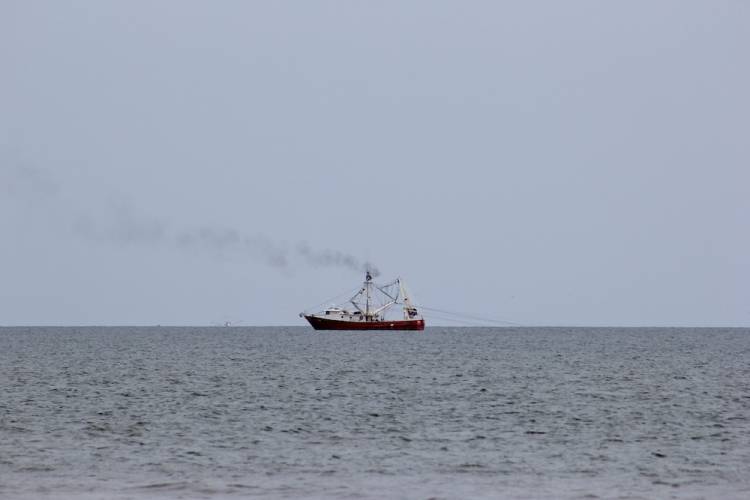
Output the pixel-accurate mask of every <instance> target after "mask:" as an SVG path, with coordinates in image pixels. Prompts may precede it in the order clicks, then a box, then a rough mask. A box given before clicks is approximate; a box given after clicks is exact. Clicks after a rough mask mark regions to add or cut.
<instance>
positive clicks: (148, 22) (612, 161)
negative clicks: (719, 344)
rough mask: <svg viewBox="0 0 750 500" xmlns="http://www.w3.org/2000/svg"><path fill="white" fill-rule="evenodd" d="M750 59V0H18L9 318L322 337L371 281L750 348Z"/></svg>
mask: <svg viewBox="0 0 750 500" xmlns="http://www.w3.org/2000/svg"><path fill="white" fill-rule="evenodd" d="M749 48H750V3H748V2H744V1H734V2H723V1H697V2H690V1H675V2H670V1H658V2H653V1H642V2H638V1H636V2H594V1H592V2H556V1H550V2H513V3H509V2H458V1H456V2H432V1H431V2H343V1H342V2H244V1H237V2H230V1H224V2H186V1H174V2H168V1H159V2H151V1H148V2H146V1H142V2H134V1H129V2H99V1H91V2H84V1H79V2H70V3H68V2H27V1H9V0H5V1H3V2H0V71H1V74H2V78H0V234H2V245H0V324H6V325H13V324H156V323H161V324H209V323H212V322H221V321H225V320H232V321H238V320H242V321H243V322H244V324H302V323H301V321H300V319H299V318H298V317H297V316H296V315H297V313H298V312H299V311H301V310H302V309H304V308H306V307H310V306H314V305H316V304H318V303H320V302H321V301H323V300H325V299H326V298H328V297H331V296H333V295H335V294H337V293H339V292H342V291H345V290H347V289H353V288H355V287H356V286H357V283H358V282H359V281H360V280H361V278H362V276H361V275H360V273H359V272H356V271H353V270H352V269H350V268H352V267H357V266H359V265H361V263H362V262H363V261H365V260H371V261H372V262H373V263H374V264H376V265H377V266H378V268H379V269H380V270H381V271H382V272H383V278H388V277H391V276H395V275H398V274H400V275H401V276H403V277H404V278H405V279H406V281H407V283H408V284H409V285H410V288H411V289H412V291H413V292H414V294H415V297H416V300H417V302H418V303H422V304H424V305H428V306H431V307H436V308H443V309H450V310H453V311H460V312H471V313H475V314H480V315H483V316H489V317H496V318H504V319H510V320H512V321H515V322H518V323H522V324H531V325H541V324H551V325H745V326H746V325H750V300H748V299H750V293H748V291H749V289H750V285H749V283H750V231H749V230H748V229H750V228H749V227H748V220H750V196H749V195H750V187H749V186H750V136H749V132H750V97H749V92H750V91H749V90H748V89H750V64H748V49H749ZM302 243H304V244H306V245H307V246H306V247H305V248H306V249H307V250H306V253H305V252H301V251H300V245H301V244H302ZM335 252H339V253H335ZM350 257H351V258H355V259H357V261H356V262H354V261H353V260H352V259H351V258H350ZM347 259H348V260H347ZM334 261H335V262H338V263H343V264H347V263H348V264H350V265H349V267H347V266H345V265H341V266H334V265H324V264H332V263H334Z"/></svg>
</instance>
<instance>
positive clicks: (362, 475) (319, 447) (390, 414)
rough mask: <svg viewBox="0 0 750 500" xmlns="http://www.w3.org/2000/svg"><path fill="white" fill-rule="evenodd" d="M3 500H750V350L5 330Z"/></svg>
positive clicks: (650, 336)
mask: <svg viewBox="0 0 750 500" xmlns="http://www.w3.org/2000/svg"><path fill="white" fill-rule="evenodd" d="M0 497H1V498H19V499H31V498H50V499H51V498H55V499H58V498H60V499H72V498H83V499H94V498H96V499H99V498H101V499H109V498H111V499H127V498H130V499H147V498H165V499H173V498H174V499H176V498H247V497H259V498H271V499H276V498H334V499H336V498H352V499H370V498H406V499H411V498H419V499H428V498H448V499H464V498H571V499H572V498H580V499H596V498H716V499H732V498H735V499H747V498H750V330H748V329H685V328H669V329H650V328H637V329H624V328H441V327H435V328H428V329H427V330H426V331H425V332H423V333H419V332H403V333H401V332H358V333H350V332H314V331H312V330H311V329H309V328H307V327H289V328H288V327H279V328H260V327H258V328H254V327H253V328H162V327H152V328H133V327H107V328H98V327H90V328H72V327H69V328H52V327H50V328H36V327H34V328H0Z"/></svg>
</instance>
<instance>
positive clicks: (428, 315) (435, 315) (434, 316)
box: [423, 312, 493, 327]
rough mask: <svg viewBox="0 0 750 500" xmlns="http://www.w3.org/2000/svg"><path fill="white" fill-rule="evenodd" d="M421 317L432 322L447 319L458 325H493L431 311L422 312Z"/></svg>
mask: <svg viewBox="0 0 750 500" xmlns="http://www.w3.org/2000/svg"><path fill="white" fill-rule="evenodd" d="M423 317H425V318H426V319H428V320H430V322H432V321H433V320H438V321H448V322H450V323H455V324H457V325H458V326H483V327H492V326H493V325H488V324H487V323H486V322H479V321H474V320H470V319H466V318H456V317H455V316H453V317H451V316H446V315H443V314H438V313H432V312H430V313H423Z"/></svg>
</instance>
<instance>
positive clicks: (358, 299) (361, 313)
mask: <svg viewBox="0 0 750 500" xmlns="http://www.w3.org/2000/svg"><path fill="white" fill-rule="evenodd" d="M350 293H351V292H350ZM399 306H400V307H399ZM399 309H401V311H402V314H401V315H399V314H398V310H399ZM300 317H303V318H305V319H306V320H307V321H308V322H309V323H310V325H312V327H313V328H314V329H316V330H419V331H421V330H424V318H423V317H422V315H421V314H420V313H419V311H418V310H417V307H416V306H415V305H414V304H413V303H412V301H411V299H410V298H409V295H408V293H407V291H406V285H405V284H404V282H403V281H402V280H401V278H396V279H395V280H393V281H390V282H388V283H385V284H382V285H379V284H377V283H375V282H374V281H373V279H372V274H371V273H370V272H369V271H367V273H366V274H365V281H364V283H363V284H362V287H361V288H359V289H358V291H357V292H356V293H355V294H354V295H353V296H352V297H351V298H349V300H348V301H346V302H345V303H344V304H341V305H332V306H329V307H327V308H325V309H324V310H322V311H320V312H316V313H310V314H308V313H306V312H302V313H300Z"/></svg>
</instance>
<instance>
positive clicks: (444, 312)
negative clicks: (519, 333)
mask: <svg viewBox="0 0 750 500" xmlns="http://www.w3.org/2000/svg"><path fill="white" fill-rule="evenodd" d="M419 307H420V308H421V309H424V310H425V311H433V312H438V313H443V314H449V315H451V316H455V317H458V318H461V317H463V318H467V319H474V320H478V321H486V322H488V323H505V324H509V325H513V326H522V325H521V324H520V323H516V322H515V321H508V320H505V319H491V318H482V317H481V316H473V315H471V314H462V313H456V312H452V311H446V310H444V309H435V308H432V307H426V306H419Z"/></svg>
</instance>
